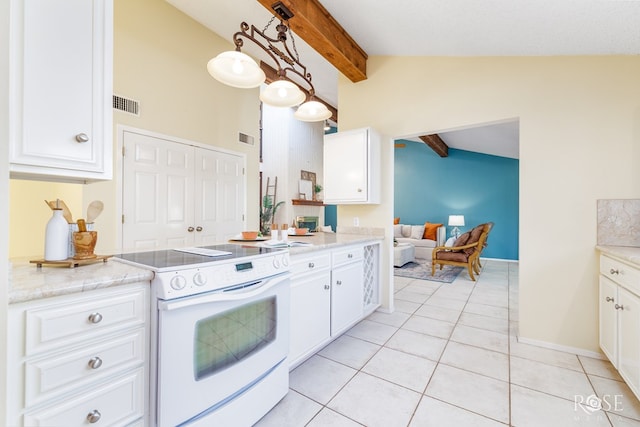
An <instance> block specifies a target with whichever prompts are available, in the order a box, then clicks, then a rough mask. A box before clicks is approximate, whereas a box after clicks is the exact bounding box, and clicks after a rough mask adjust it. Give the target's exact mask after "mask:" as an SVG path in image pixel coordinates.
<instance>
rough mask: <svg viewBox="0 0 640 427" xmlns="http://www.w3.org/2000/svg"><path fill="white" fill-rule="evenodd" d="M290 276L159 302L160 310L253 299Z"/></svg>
mask: <svg viewBox="0 0 640 427" xmlns="http://www.w3.org/2000/svg"><path fill="white" fill-rule="evenodd" d="M289 276H290V274H286V275H283V276H278V277H277V278H276V277H274V278H271V279H267V280H262V281H258V282H255V283H253V284H251V285H249V286H247V287H244V288H239V289H238V290H231V291H229V290H228V291H225V292H211V293H208V294H201V295H193V296H190V297H186V298H181V299H177V300H170V301H158V310H162V311H171V310H177V309H180V308H185V307H192V306H195V305H200V304H209V303H212V302H223V301H237V300H243V299H249V298H253V297H256V296H258V295H261V294H264V293H266V292H267V291H269V290H270V289H272V288H274V287H275V286H277V285H279V284H280V283H282V281H288V280H289Z"/></svg>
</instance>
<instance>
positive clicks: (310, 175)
mask: <svg viewBox="0 0 640 427" xmlns="http://www.w3.org/2000/svg"><path fill="white" fill-rule="evenodd" d="M300 179H302V180H304V181H311V189H310V191H308V192H307V191H305V192H304V193H305V194H307V195H309V196H310V198H311V199H313V200H315V198H316V190H315V188H316V173H315V172H310V171H305V170H301V171H300ZM300 192H301V193H302V192H303V191H302V190H300Z"/></svg>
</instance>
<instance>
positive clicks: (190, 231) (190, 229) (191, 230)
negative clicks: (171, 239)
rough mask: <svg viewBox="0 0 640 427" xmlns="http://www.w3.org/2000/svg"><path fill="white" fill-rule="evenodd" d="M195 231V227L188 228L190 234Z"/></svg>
mask: <svg viewBox="0 0 640 427" xmlns="http://www.w3.org/2000/svg"><path fill="white" fill-rule="evenodd" d="M193 230H195V228H193V227H189V228H187V231H188V232H189V233H193Z"/></svg>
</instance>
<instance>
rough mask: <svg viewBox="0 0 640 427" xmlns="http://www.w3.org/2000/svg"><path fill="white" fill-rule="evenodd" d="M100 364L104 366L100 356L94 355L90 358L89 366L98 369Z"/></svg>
mask: <svg viewBox="0 0 640 427" xmlns="http://www.w3.org/2000/svg"><path fill="white" fill-rule="evenodd" d="M100 366H102V359H100V358H99V357H98V356H96V357H92V358H91V359H90V360H89V367H90V368H91V369H98V368H99V367H100Z"/></svg>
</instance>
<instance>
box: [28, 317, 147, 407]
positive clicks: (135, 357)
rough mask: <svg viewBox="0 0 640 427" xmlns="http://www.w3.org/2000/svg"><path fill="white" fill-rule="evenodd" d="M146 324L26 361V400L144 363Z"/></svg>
mask: <svg viewBox="0 0 640 427" xmlns="http://www.w3.org/2000/svg"><path fill="white" fill-rule="evenodd" d="M144 332H145V331H144V328H140V329H138V330H135V331H133V332H132V333H129V334H126V335H124V336H117V337H114V338H108V340H107V341H103V342H98V343H95V344H89V345H87V346H85V347H83V348H81V349H77V348H76V349H74V350H71V351H69V352H66V353H62V354H58V355H56V356H48V357H44V358H42V359H40V360H30V361H28V362H26V363H25V404H26V406H32V405H35V404H38V403H40V402H41V401H44V400H45V399H50V398H52V397H55V396H56V395H59V394H62V393H64V392H68V391H69V390H71V389H73V388H75V387H80V386H82V385H85V384H87V383H88V382H90V381H97V380H100V379H104V378H107V377H109V376H113V375H115V374H117V373H119V372H122V371H124V370H126V369H129V368H134V367H136V366H139V365H142V364H143V362H144V355H145V351H144V349H145V335H144Z"/></svg>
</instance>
